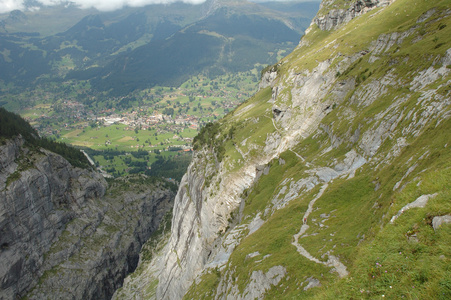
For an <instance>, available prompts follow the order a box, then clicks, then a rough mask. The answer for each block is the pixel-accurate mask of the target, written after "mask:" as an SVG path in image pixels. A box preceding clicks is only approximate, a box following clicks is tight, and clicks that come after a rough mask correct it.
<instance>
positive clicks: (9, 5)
mask: <svg viewBox="0 0 451 300" xmlns="http://www.w3.org/2000/svg"><path fill="white" fill-rule="evenodd" d="M23 8H24V6H23V1H17V0H0V13H5V12H9V11H12V10H15V9H23Z"/></svg>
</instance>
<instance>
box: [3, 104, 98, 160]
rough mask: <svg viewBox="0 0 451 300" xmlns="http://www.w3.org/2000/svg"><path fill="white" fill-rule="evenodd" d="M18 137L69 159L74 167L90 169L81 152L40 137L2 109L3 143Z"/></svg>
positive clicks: (23, 121)
mask: <svg viewBox="0 0 451 300" xmlns="http://www.w3.org/2000/svg"><path fill="white" fill-rule="evenodd" d="M18 135H21V136H22V137H23V138H24V139H25V141H26V143H27V144H28V145H29V146H31V147H33V148H39V147H42V148H44V149H47V150H49V151H52V152H54V153H57V154H59V155H61V156H62V157H64V158H65V159H67V160H68V161H69V162H70V163H71V164H72V165H73V166H76V167H81V168H87V167H89V162H88V159H87V158H86V157H85V155H84V154H83V153H82V152H81V151H80V150H78V149H75V148H73V147H71V146H68V145H66V144H65V143H58V142H55V141H52V140H49V139H47V138H41V137H39V135H38V133H37V131H36V130H35V129H34V128H33V127H31V125H30V124H29V123H28V122H27V121H25V120H24V119H23V118H22V117H21V116H19V115H17V114H15V113H12V112H9V111H7V110H6V109H4V108H3V107H0V138H2V139H3V143H4V142H5V141H4V139H10V138H13V137H16V136H18Z"/></svg>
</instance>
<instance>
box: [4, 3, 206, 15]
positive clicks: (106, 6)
mask: <svg viewBox="0 0 451 300" xmlns="http://www.w3.org/2000/svg"><path fill="white" fill-rule="evenodd" d="M177 1H180V0H72V1H67V0H35V1H34V2H35V3H40V4H42V5H47V6H52V5H58V4H67V3H68V2H70V3H72V4H74V5H76V6H78V7H80V8H91V7H94V8H96V9H98V10H101V11H112V10H116V9H120V8H122V7H124V6H130V7H142V6H145V5H148V4H167V3H173V2H177ZM25 2H27V1H26V0H0V13H6V12H10V11H12V10H15V9H20V10H24V9H26V6H25V4H24V3H25ZM182 2H185V3H190V4H200V3H203V2H205V0H182Z"/></svg>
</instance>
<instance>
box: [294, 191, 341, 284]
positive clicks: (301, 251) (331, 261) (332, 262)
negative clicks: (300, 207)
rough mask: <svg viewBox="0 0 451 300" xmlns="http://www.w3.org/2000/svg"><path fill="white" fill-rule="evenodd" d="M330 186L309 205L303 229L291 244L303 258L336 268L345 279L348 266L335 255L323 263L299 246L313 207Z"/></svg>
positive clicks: (303, 218)
mask: <svg viewBox="0 0 451 300" xmlns="http://www.w3.org/2000/svg"><path fill="white" fill-rule="evenodd" d="M327 187H328V184H327V183H326V184H324V185H323V186H322V187H321V189H320V191H319V193H318V194H317V195H316V197H315V198H313V199H312V200H311V201H310V202H309V204H308V208H307V211H306V212H305V213H304V216H303V217H302V220H303V222H304V223H303V224H302V226H301V229H300V230H299V232H298V233H296V234H295V235H294V236H293V237H294V241H293V242H292V243H291V244H292V245H293V246H295V247H296V249H297V250H298V252H299V254H301V255H302V256H304V257H305V258H307V259H308V260H310V261H313V262H315V263H317V264H323V265H325V266H328V267H334V269H335V271H336V272H337V273H338V275H339V276H340V277H345V276H347V275H348V271H347V270H346V266H345V265H344V264H342V263H341V262H340V261H339V260H338V258H337V257H335V256H333V255H329V258H328V260H327V261H326V262H324V261H321V260H319V259H317V258H316V257H314V256H312V255H311V254H310V253H309V252H308V251H307V250H305V248H304V247H302V246H301V245H300V244H299V238H301V237H302V236H304V234H305V232H306V231H307V229H309V225H308V224H307V222H306V220H308V217H309V215H310V214H311V213H312V211H313V206H314V205H315V202H316V200H318V199H319V198H320V197H321V196H322V195H323V193H324V191H325V190H326V189H327Z"/></svg>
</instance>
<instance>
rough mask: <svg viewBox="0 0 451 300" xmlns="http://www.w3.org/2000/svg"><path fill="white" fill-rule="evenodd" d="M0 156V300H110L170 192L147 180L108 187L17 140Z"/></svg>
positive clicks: (88, 173)
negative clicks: (28, 299)
mask: <svg viewBox="0 0 451 300" xmlns="http://www.w3.org/2000/svg"><path fill="white" fill-rule="evenodd" d="M0 154H1V155H0V191H1V192H0V193H1V196H0V232H1V234H0V245H1V249H0V261H1V264H2V267H1V268H0V287H1V289H0V298H1V299H16V298H18V297H19V298H20V297H24V296H26V295H28V297H29V298H30V299H42V298H51V299H108V298H109V297H111V295H112V294H113V293H114V291H115V290H116V289H117V288H118V287H119V286H120V285H121V283H122V280H123V278H124V277H125V275H126V274H127V273H129V272H131V271H133V270H134V268H135V267H136V265H137V262H138V254H139V251H140V248H141V245H142V244H143V243H144V242H145V241H146V239H147V238H148V237H149V236H150V234H151V232H152V231H153V230H154V229H155V228H157V226H158V223H159V221H160V219H161V218H162V216H163V215H164V214H165V213H166V211H167V210H168V209H170V208H171V205H172V192H170V191H169V190H168V189H167V188H166V187H164V184H163V183H155V184H150V182H146V180H145V179H140V180H141V181H142V183H141V182H140V183H138V182H136V183H133V180H136V179H130V180H131V182H123V183H120V182H118V181H112V182H111V184H110V187H109V188H108V184H107V182H106V181H105V180H104V179H103V177H102V176H101V175H100V174H99V173H97V172H95V171H92V170H85V169H80V168H74V167H72V166H71V165H70V164H69V163H68V162H67V161H66V160H65V159H64V158H63V157H61V156H59V155H56V154H54V153H52V152H49V151H47V150H44V149H33V148H30V147H29V146H27V144H26V143H25V141H24V140H23V139H22V138H20V137H19V138H16V139H14V140H4V141H3V145H1V146H0ZM138 181H139V180H138ZM147 184H148V185H147ZM127 185H129V186H133V187H134V188H135V190H131V189H130V188H126V186H127ZM119 186H120V187H119Z"/></svg>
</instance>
